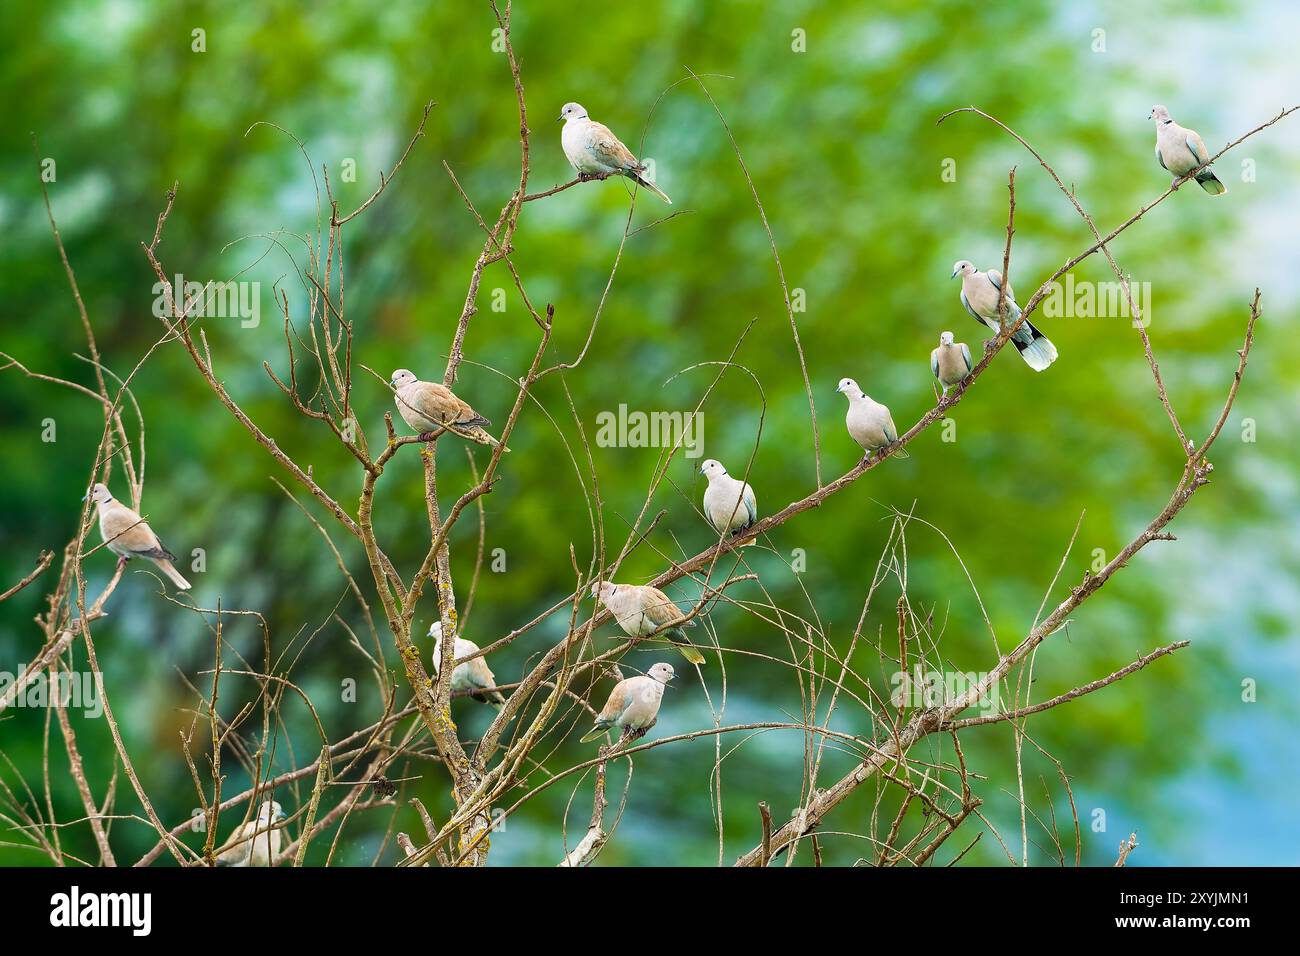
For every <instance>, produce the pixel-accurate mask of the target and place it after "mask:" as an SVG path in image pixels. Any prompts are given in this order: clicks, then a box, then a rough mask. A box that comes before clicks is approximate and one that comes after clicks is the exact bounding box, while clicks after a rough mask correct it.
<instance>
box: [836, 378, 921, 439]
mask: <svg viewBox="0 0 1300 956" xmlns="http://www.w3.org/2000/svg"><path fill="white" fill-rule="evenodd" d="M835 391H837V392H839V393H841V394H842V395H843V396H844V397H845V398H847V399H848V400H849V410H848V412H847V413H846V414H845V415H844V424H845V426H846V427H847V428H848V430H849V437H851V438H852V439H853V440H854V441H855V442H857V443H858V444H859V445H861V446H862V450H863V451H865V452H866V453H867V455H866V457H868V458H870V457H871V453H872V452H873V451H883V450H884V449H885V448H888V447H889V446H890V445H892V444H893V443H894V442H896V441H898V429H897V428H895V427H894V419H893V417H892V416H891V415H890V414H889V409H888V408H886V407H885V406H884V405H881V404H880V403H879V402H877V401H874V400H873V399H871V398H870V397H868V396H867V395H866V393H864V392H863V391H862V389H860V388H858V383H857V382H855V381H853V379H851V378H842V379H840V384H839V385H837V386H835ZM894 457H896V458H907V457H908V454H907V452H905V451H904V450H903V449H901V448H900V449H898V451H896V452H894Z"/></svg>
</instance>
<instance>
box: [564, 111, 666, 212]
mask: <svg viewBox="0 0 1300 956" xmlns="http://www.w3.org/2000/svg"><path fill="white" fill-rule="evenodd" d="M559 119H560V120H561V121H563V123H564V129H563V130H562V131H561V132H560V145H561V146H563V147H564V155H565V156H566V157H568V160H569V163H570V164H571V165H572V166H573V168H574V169H576V170H577V171H578V177H579V178H581V179H585V178H587V177H588V176H626V177H627V178H628V179H630V180H632V181H633V182H634V183H637V184H638V185H641V186H644V187H645V188H646V189H648V190H650V191H651V192H652V193H654V194H655V195H656V196H658V197H659V198H660V199H662V200H663V201H664V202H666V203H668V205H670V206H671V205H672V204H673V201H672V200H671V199H669V198H668V194H667V193H665V192H664V191H663V190H662V189H660V188H659V187H658V186H656V185H655V184H654V183H653V182H651V181H650V180H648V179H646V178H645V177H644V176H642V175H641V174H642V173H643V172H645V170H646V165H645V163H643V162H641V161H640V160H638V159H637V158H636V157H635V156H633V155H632V151H631V150H630V149H628V148H627V147H626V146H624V145H623V144H622V143H621V142H620V141H619V138H618V137H617V136H615V135H614V134H613V133H611V132H610V131H609V127H608V126H606V125H605V124H604V123H597V122H596V121H595V120H593V119H589V118H588V116H587V110H586V107H584V106H583V105H582V104H581V103H565V104H564V109H562V110H560V116H559Z"/></svg>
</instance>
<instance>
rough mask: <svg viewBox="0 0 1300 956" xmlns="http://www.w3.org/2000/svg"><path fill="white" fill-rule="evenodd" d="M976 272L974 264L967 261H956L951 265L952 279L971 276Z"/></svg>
mask: <svg viewBox="0 0 1300 956" xmlns="http://www.w3.org/2000/svg"><path fill="white" fill-rule="evenodd" d="M978 271H979V270H978V269H976V268H975V264H974V263H973V262H971V261H970V260H969V259H958V260H957V261H956V262H954V263H953V264H952V277H953V278H954V279H955V278H957V277H958V276H968V275H973V274H974V273H975V272H978Z"/></svg>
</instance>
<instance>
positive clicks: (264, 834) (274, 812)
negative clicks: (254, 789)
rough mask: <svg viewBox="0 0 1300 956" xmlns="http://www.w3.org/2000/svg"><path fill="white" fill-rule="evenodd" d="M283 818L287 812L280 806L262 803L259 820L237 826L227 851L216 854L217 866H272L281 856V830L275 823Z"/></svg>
mask: <svg viewBox="0 0 1300 956" xmlns="http://www.w3.org/2000/svg"><path fill="white" fill-rule="evenodd" d="M283 819H284V811H283V810H282V809H280V805H279V804H278V803H276V802H275V801H274V800H263V801H262V805H261V806H260V807H258V808H257V816H256V817H254V818H253V819H252V820H246V821H245V822H243V823H241V824H240V825H239V826H237V827H235V832H234V833H232V834H230V839H229V840H227V841H226V845H225V848H224V849H222V850H219V851H218V852H217V863H218V864H219V865H221V866H270V865H271V861H272V860H274V859H275V858H276V857H277V856H279V854H280V840H281V828H280V827H276V826H275V824H277V823H279V822H280V821H281V820H283ZM273 828H274V829H273Z"/></svg>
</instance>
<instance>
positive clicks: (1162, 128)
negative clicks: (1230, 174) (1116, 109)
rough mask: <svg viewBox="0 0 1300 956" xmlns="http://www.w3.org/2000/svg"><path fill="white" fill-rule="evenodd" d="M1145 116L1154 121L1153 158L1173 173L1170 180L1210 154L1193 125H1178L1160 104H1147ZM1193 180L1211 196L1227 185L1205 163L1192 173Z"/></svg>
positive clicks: (1192, 167) (1179, 175)
mask: <svg viewBox="0 0 1300 956" xmlns="http://www.w3.org/2000/svg"><path fill="white" fill-rule="evenodd" d="M1147 119H1153V120H1155V121H1156V161H1157V162H1159V163H1160V165H1161V166H1163V167H1164V168H1165V169H1167V170H1168V171H1169V172H1171V173H1173V176H1174V182H1177V181H1178V180H1180V179H1182V178H1183V177H1184V176H1186V175H1187V174H1188V173H1190V172H1191V171H1192V170H1193V169H1195V168H1196V167H1197V166H1200V165H1201V164H1202V163H1204V162H1206V161H1207V160H1208V159H1209V158H1210V151H1209V150H1208V149H1206V148H1205V140H1203V139H1201V134H1200V133H1198V132H1196V130H1194V129H1188V128H1187V127H1185V126H1179V125H1178V124H1177V123H1175V122H1174V121H1173V119H1172V118H1171V117H1170V116H1169V111H1168V110H1167V109H1165V108H1164V107H1163V106H1153V107H1151V115H1150V116H1148V117H1147ZM1196 181H1197V182H1198V183H1200V184H1201V188H1202V189H1204V190H1205V191H1206V192H1207V193H1209V194H1210V195H1211V196H1222V195H1223V194H1224V193H1226V192H1227V191H1228V187H1227V186H1225V185H1223V183H1221V182H1219V178H1218V177H1217V176H1215V175H1214V173H1212V172H1210V168H1209V167H1208V166H1206V167H1205V168H1204V169H1202V170H1201V171H1200V172H1198V173H1197V174H1196Z"/></svg>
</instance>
